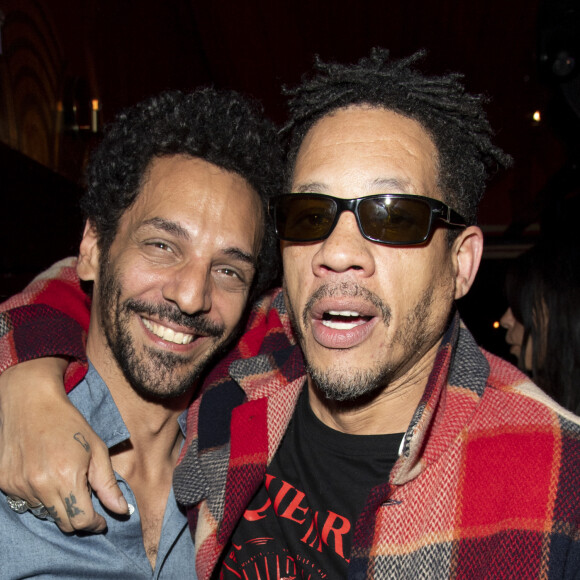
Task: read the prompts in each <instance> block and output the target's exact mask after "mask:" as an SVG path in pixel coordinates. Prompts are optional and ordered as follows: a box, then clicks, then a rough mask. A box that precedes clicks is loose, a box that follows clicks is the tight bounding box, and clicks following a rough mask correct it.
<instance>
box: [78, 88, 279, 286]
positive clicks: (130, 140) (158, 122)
mask: <svg viewBox="0 0 580 580" xmlns="http://www.w3.org/2000/svg"><path fill="white" fill-rule="evenodd" d="M167 155H188V156H192V157H197V158H200V159H203V160H205V161H208V162H209V163H213V164H214V165H216V166H218V167H220V168H222V169H225V170H226V171H230V172H233V173H237V174H239V175H240V176H241V177H243V178H244V179H245V180H246V181H247V182H248V183H249V184H250V185H251V186H252V188H253V189H255V190H256V191H257V192H258V194H259V196H260V198H261V200H262V206H263V215H264V219H265V221H266V230H265V235H264V239H263V241H262V248H261V251H260V254H259V256H258V271H257V274H256V276H255V280H254V284H253V288H252V297H254V296H256V295H257V294H259V293H261V292H263V291H264V290H266V289H267V288H268V287H269V286H271V285H272V283H273V282H274V281H275V280H276V279H277V276H278V273H279V263H280V262H279V255H278V244H277V243H276V238H275V236H274V232H273V229H272V226H271V225H270V223H269V220H268V219H267V215H268V213H267V204H268V199H269V197H271V196H272V195H274V194H275V193H277V192H279V190H280V187H281V183H282V178H283V155H282V149H281V146H280V142H279V138H278V134H277V130H276V128H275V127H274V125H273V124H272V123H270V122H269V121H267V120H266V119H265V118H264V116H263V113H262V108H261V107H260V106H259V105H258V104H257V103H255V102H253V101H250V100H248V99H246V98H245V97H242V96H241V95H240V94H238V93H236V92H234V91H218V90H214V89H209V88H205V89H200V90H196V91H193V92H191V93H183V92H180V91H168V92H164V93H161V94H160V95H157V96H155V97H151V98H149V99H146V100H145V101H142V102H140V103H139V104H137V105H135V106H133V107H130V108H128V109H126V110H124V111H123V112H121V113H120V114H119V115H118V116H117V118H116V119H115V121H114V122H113V123H112V124H111V125H110V126H108V127H107V129H106V131H105V135H104V138H103V140H102V142H101V143H100V145H99V146H98V147H97V149H96V150H95V151H94V152H93V154H92V155H91V159H90V161H89V164H88V167H87V175H86V179H87V189H86V193H85V194H84V196H83V198H82V199H81V209H82V211H83V213H84V216H85V218H86V219H89V220H90V222H91V223H92V224H93V225H94V227H95V229H96V231H97V235H98V240H99V246H100V248H101V251H102V252H103V253H104V254H106V253H107V252H108V249H109V248H110V245H111V243H112V242H113V239H114V237H115V235H116V232H117V228H118V223H119V220H120V218H121V216H122V214H123V213H124V212H125V211H126V210H127V209H128V208H129V207H130V206H131V205H132V204H133V203H134V201H135V200H136V199H137V196H138V195H139V191H140V189H141V186H142V183H143V180H144V179H145V178H146V172H147V169H148V167H149V165H150V163H151V161H153V160H154V159H155V158H158V157H163V156H167ZM224 227H225V226H224Z"/></svg>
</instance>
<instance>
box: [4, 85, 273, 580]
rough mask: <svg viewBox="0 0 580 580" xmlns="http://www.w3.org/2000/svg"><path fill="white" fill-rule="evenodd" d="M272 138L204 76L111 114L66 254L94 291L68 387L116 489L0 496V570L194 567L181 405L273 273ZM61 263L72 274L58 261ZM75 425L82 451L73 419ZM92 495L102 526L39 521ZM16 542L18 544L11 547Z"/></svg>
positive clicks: (7, 574)
mask: <svg viewBox="0 0 580 580" xmlns="http://www.w3.org/2000/svg"><path fill="white" fill-rule="evenodd" d="M277 141H278V140H277V135H276V132H275V130H274V128H273V126H271V125H270V124H269V123H268V122H266V121H265V120H264V119H263V117H262V115H261V112H260V111H259V110H258V109H257V107H255V106H254V105H253V104H252V103H250V102H248V101H246V100H245V99H243V98H242V97H240V96H239V95H237V94H235V93H228V92H223V93H220V92H217V91H214V90H200V91H197V92H194V93H191V94H183V93H180V92H171V93H163V94H161V95H159V96H157V97H154V98H151V99H148V100H146V101H144V102H142V103H139V104H138V105H136V106H134V107H132V108H130V109H127V110H126V111H124V112H123V113H121V114H120V115H119V116H118V118H117V119H116V120H115V122H114V123H113V124H112V125H111V126H110V127H109V129H108V131H107V133H106V135H105V137H104V139H103V141H102V143H101V144H100V146H99V147H98V148H97V150H96V151H95V152H94V154H93V155H92V158H91V161H90V164H89V167H88V171H87V191H86V194H85V195H84V197H83V199H82V200H81V205H82V209H83V212H84V215H85V217H86V226H85V231H84V234H83V238H82V241H81V244H80V253H79V258H78V260H77V261H76V264H74V267H75V268H76V272H77V273H78V276H79V277H80V278H81V279H82V280H84V281H90V282H92V284H93V291H92V304H91V313H90V322H89V325H88V335H87V339H86V358H87V360H88V372H87V374H86V376H84V378H82V380H81V381H80V383H79V384H78V385H77V386H76V387H75V389H74V390H73V391H72V392H71V393H70V397H69V400H70V403H71V404H72V405H74V406H75V407H76V408H78V410H79V411H80V412H81V413H82V414H83V416H84V417H85V419H86V420H87V422H88V424H89V425H90V426H91V427H92V429H93V430H94V431H96V432H97V433H98V434H99V436H100V437H101V438H102V439H103V441H104V442H105V443H106V447H107V449H106V451H105V452H104V454H105V455H106V456H110V459H111V463H112V467H113V469H114V472H115V473H114V475H113V476H112V478H111V480H110V481H109V482H108V486H109V488H110V493H111V494H112V496H111V498H110V500H109V504H108V506H107V507H108V509H104V505H103V504H100V503H99V500H98V498H97V496H96V495H93V498H92V504H91V499H90V498H86V497H85V495H86V494H83V496H80V495H78V494H76V493H75V492H73V491H69V492H68V493H67V494H66V495H65V496H64V497H62V498H61V497H54V498H51V500H50V503H49V502H48V501H47V500H46V499H45V502H46V503H45V504H40V503H39V502H38V501H36V500H34V499H32V498H30V496H29V495H26V497H28V499H29V500H30V501H26V500H24V499H23V498H22V497H20V496H18V495H16V496H7V497H3V498H2V501H0V510H1V512H2V515H1V516H0V517H1V518H2V524H1V525H0V560H1V561H2V572H1V573H0V575H1V576H2V577H4V578H17V577H18V578H21V577H26V578H30V577H33V576H37V575H42V576H43V577H51V578H64V577H68V578H80V577H90V578H152V577H153V578H179V577H182V574H183V571H184V570H188V569H189V570H194V549H193V541H192V538H191V534H190V533H189V531H188V529H187V518H186V516H185V514H184V513H183V511H182V510H181V509H180V508H179V507H178V505H177V503H176V500H175V497H174V494H173V491H172V474H173V469H174V467H175V464H176V462H177V458H178V455H179V452H180V449H181V447H182V444H183V441H184V438H185V416H183V417H181V415H183V414H184V411H185V410H186V409H187V407H188V405H189V403H190V401H191V399H192V397H193V395H194V391H195V384H196V381H197V378H198V377H199V375H200V373H201V372H202V371H203V369H204V368H205V367H206V366H207V364H208V362H209V361H210V360H211V359H213V358H214V357H216V356H219V355H220V353H223V352H224V351H225V349H226V347H227V345H228V344H229V343H230V342H231V341H232V339H233V338H234V336H235V334H236V329H237V328H238V325H239V323H240V320H241V318H242V315H243V313H244V311H245V309H246V304H247V301H248V299H249V298H250V297H251V296H252V294H253V293H254V292H256V293H260V292H261V291H262V290H263V289H264V287H265V286H268V285H269V284H271V280H272V276H274V275H275V270H276V253H275V249H274V248H275V246H274V244H273V243H272V235H273V233H272V231H271V228H268V230H267V229H266V228H265V219H264V218H265V215H266V211H267V202H268V198H269V197H270V196H271V195H272V193H274V192H275V191H276V190H277V189H278V188H279V185H278V182H279V176H280V174H281V154H280V149H279V146H278V145H277ZM59 268H60V271H61V274H63V275H64V274H68V275H71V276H72V275H74V272H73V264H71V261H70V260H69V261H66V262H65V263H62V264H60V266H59ZM39 284H40V288H38V292H39V293H42V294H43V295H46V293H47V287H46V284H44V283H43V282H42V281H41V282H40V283H39ZM51 293H52V294H53V299H54V300H56V301H57V302H58V301H59V300H60V301H63V302H64V301H65V300H66V297H65V293H63V292H56V293H55V292H53V291H51V290H50V288H49V289H48V294H49V295H50V294H51ZM50 300H51V298H49V301H50ZM87 303H88V299H87ZM13 314H14V316H15V318H18V312H17V310H16V311H13ZM28 314H29V315H30V318H32V319H33V320H34V324H35V325H37V324H41V325H42V324H43V322H42V321H43V320H44V324H45V325H47V326H48V325H49V322H48V320H49V319H50V317H51V315H52V311H51V308H50V307H48V306H47V305H46V304H45V305H42V306H41V305H39V310H38V311H37V312H36V313H34V312H29V313H28ZM44 340H45V341H49V340H50V339H49V338H48V337H46V338H45V339H44ZM83 358H84V356H83ZM74 439H75V441H76V442H77V443H78V446H77V447H78V450H79V451H81V452H82V453H86V452H87V451H89V449H90V444H89V443H88V441H87V439H86V438H85V437H84V435H83V430H82V429H81V430H80V431H76V432H75V434H74ZM52 460H53V457H52V456H49V457H47V458H46V461H47V462H51V461H52ZM85 485H86V483H85ZM117 486H118V487H117ZM119 488H120V489H121V490H122V493H123V495H124V497H123V495H121V494H120V492H119V491H118V489H119ZM116 491H117V493H118V495H116V496H115V492H116ZM101 495H102V496H103V499H104V501H106V495H107V494H106V493H103V492H101ZM87 500H88V502H87ZM93 509H94V510H95V512H97V515H96V516H95V518H94V519H93V520H92V522H91V523H90V524H89V529H90V531H93V532H98V531H103V530H105V528H106V530H105V531H104V533H102V534H96V533H95V534H86V533H82V534H78V533H77V534H70V535H68V536H64V535H63V534H62V532H61V531H60V530H59V529H58V527H56V526H55V525H53V524H52V523H51V522H50V520H52V521H54V522H56V523H57V524H58V525H59V527H60V528H61V530H62V531H64V532H72V531H75V530H78V529H79V528H81V527H83V517H85V514H87V513H89V514H92V513H93ZM85 519H86V518H85ZM45 520H49V521H45ZM23 547H25V548H26V557H21V558H14V557H13V556H14V555H15V554H18V553H19V550H21V549H22V548H23Z"/></svg>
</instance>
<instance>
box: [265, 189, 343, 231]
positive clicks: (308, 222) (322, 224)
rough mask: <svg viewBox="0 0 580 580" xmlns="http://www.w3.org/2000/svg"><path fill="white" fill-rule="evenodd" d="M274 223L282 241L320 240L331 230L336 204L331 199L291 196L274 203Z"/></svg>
mask: <svg viewBox="0 0 580 580" xmlns="http://www.w3.org/2000/svg"><path fill="white" fill-rule="evenodd" d="M275 207H276V211H275V222H276V231H277V232H278V236H279V237H280V238H281V239H283V240H289V241H297V242H310V241H315V240H321V239H323V238H324V237H325V236H326V235H328V232H329V231H330V229H331V228H332V224H333V223H334V218H335V216H336V204H335V203H334V201H333V200H332V199H325V198H320V197H308V196H303V195H297V194H296V195H295V194H291V195H288V196H284V197H281V198H279V199H278V200H277V201H276V206H275Z"/></svg>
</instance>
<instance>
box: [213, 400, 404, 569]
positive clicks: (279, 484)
mask: <svg viewBox="0 0 580 580" xmlns="http://www.w3.org/2000/svg"><path fill="white" fill-rule="evenodd" d="M402 437H403V433H397V434H393V435H348V434H346V433H342V432H340V431H335V430H334V429H331V428H329V427H327V426H326V425H324V424H323V423H322V422H321V421H320V420H319V419H318V418H317V417H316V416H315V415H314V413H313V412H312V410H311V409H310V405H309V402H308V394H307V389H304V392H303V393H302V395H301V396H300V399H299V401H298V405H297V407H296V411H295V412H294V416H293V417H292V420H291V422H290V424H289V426H288V430H287V432H286V434H285V436H284V439H283V440H282V443H281V445H280V448H279V449H278V452H277V453H276V455H275V456H274V458H273V460H272V462H271V464H270V466H269V467H268V470H267V473H266V477H265V481H264V484H263V485H262V486H261V487H260V489H259V490H258V492H257V493H256V495H255V496H254V498H253V499H252V501H251V502H250V505H249V506H248V508H247V509H246V511H245V513H244V516H243V517H242V519H241V520H240V522H239V523H238V525H237V526H236V529H235V530H234V533H233V536H232V538H231V540H230V543H229V545H228V547H227V550H226V551H225V553H224V558H223V561H222V563H221V567H220V568H219V576H218V577H219V578H223V579H227V580H230V579H231V580H233V579H236V580H239V579H240V578H243V579H244V580H246V579H248V580H258V579H266V578H270V579H272V580H274V579H277V580H283V579H294V578H307V579H311V580H315V579H321V578H326V579H332V580H335V579H338V578H344V577H346V568H347V563H348V558H349V556H350V549H351V541H352V533H353V530H354V526H355V522H356V520H357V518H358V516H359V514H360V512H361V511H362V509H363V507H364V503H365V501H366V499H367V496H368V493H369V492H370V490H371V489H372V488H373V487H375V486H376V485H379V484H381V483H385V482H386V481H387V480H388V477H389V472H390V471H391V468H392V466H393V464H394V462H395V461H396V460H397V457H398V449H399V445H400V443H401V439H402Z"/></svg>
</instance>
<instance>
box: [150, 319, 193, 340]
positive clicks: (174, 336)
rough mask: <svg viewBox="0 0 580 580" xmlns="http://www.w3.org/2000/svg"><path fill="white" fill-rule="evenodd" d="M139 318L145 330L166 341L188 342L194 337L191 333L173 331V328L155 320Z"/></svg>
mask: <svg viewBox="0 0 580 580" xmlns="http://www.w3.org/2000/svg"><path fill="white" fill-rule="evenodd" d="M141 320H142V321H143V325H144V326H145V328H147V330H149V331H150V332H151V333H153V334H154V335H155V336H158V337H159V338H162V339H163V340H166V341H167V342H172V343H174V344H189V343H190V342H191V341H192V340H193V339H194V337H195V336H194V335H193V334H186V333H184V332H175V331H174V330H173V329H171V328H168V327H167V326H163V325H162V324H158V323H157V322H152V321H151V320H148V319H147V318H141Z"/></svg>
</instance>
